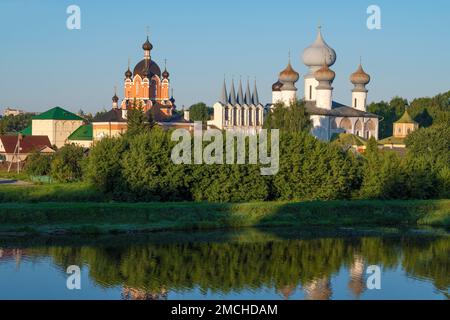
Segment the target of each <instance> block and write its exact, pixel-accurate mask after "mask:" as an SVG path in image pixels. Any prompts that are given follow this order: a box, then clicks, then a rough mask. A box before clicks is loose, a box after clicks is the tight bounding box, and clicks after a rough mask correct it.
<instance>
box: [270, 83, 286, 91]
mask: <svg viewBox="0 0 450 320" xmlns="http://www.w3.org/2000/svg"><path fill="white" fill-rule="evenodd" d="M282 87H283V84H282V83H281V82H280V80H278V81H277V82H275V83H274V84H273V85H272V91H281V88H282Z"/></svg>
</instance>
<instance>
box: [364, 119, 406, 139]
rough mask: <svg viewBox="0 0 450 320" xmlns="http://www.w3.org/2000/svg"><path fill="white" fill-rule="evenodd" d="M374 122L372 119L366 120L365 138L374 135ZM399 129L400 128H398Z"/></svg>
mask: <svg viewBox="0 0 450 320" xmlns="http://www.w3.org/2000/svg"><path fill="white" fill-rule="evenodd" d="M375 129H376V126H375V122H374V121H372V120H369V121H367V122H366V132H365V138H366V139H370V138H372V137H375V133H376V132H375ZM400 130H401V129H400Z"/></svg>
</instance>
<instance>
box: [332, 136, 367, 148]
mask: <svg viewBox="0 0 450 320" xmlns="http://www.w3.org/2000/svg"><path fill="white" fill-rule="evenodd" d="M331 141H332V142H334V143H337V144H340V145H347V146H358V147H362V146H365V145H366V144H367V140H366V139H363V138H361V137H359V136H357V135H354V134H348V133H340V134H334V135H333V137H332V138H331Z"/></svg>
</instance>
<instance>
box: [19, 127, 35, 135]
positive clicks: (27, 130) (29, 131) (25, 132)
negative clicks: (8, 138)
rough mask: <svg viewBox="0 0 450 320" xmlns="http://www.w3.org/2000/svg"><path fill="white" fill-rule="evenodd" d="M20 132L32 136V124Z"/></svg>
mask: <svg viewBox="0 0 450 320" xmlns="http://www.w3.org/2000/svg"><path fill="white" fill-rule="evenodd" d="M20 133H21V134H23V135H24V136H32V135H33V132H32V129H31V126H29V127H26V128H25V129H23V130H22V131H20Z"/></svg>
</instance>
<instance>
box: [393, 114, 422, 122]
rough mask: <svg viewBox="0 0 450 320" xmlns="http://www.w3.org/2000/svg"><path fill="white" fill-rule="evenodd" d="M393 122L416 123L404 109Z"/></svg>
mask: <svg viewBox="0 0 450 320" xmlns="http://www.w3.org/2000/svg"><path fill="white" fill-rule="evenodd" d="M395 123H417V122H416V121H414V119H413V118H411V116H410V115H409V113H408V111H405V113H404V114H403V115H402V117H401V118H400V120H398V121H396V122H395Z"/></svg>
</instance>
